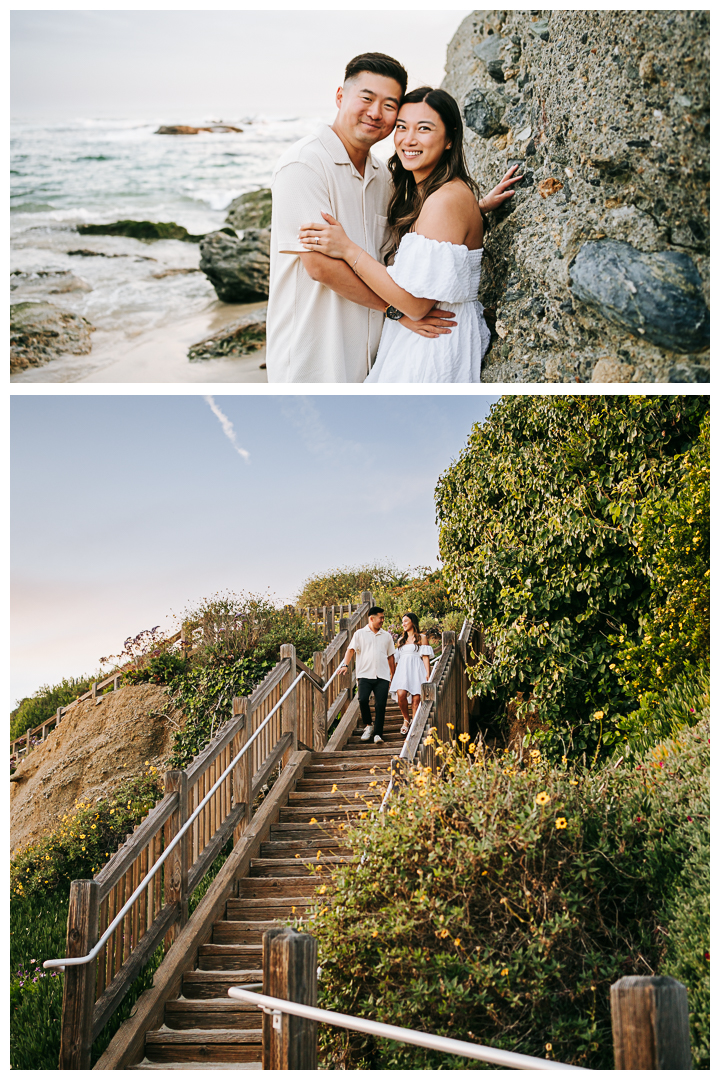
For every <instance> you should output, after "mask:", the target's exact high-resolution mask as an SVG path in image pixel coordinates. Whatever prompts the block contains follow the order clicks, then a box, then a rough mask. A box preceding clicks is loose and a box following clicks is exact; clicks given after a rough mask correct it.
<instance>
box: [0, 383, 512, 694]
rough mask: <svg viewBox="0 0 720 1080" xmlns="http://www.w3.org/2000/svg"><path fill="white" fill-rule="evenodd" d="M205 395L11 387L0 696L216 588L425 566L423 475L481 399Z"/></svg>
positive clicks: (483, 405) (57, 672)
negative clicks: (8, 583)
mask: <svg viewBox="0 0 720 1080" xmlns="http://www.w3.org/2000/svg"><path fill="white" fill-rule="evenodd" d="M210 400H211V401H212V402H213V404H214V406H215V408H214V409H213V408H212V406H211V407H210V408H208V405H209V402H208V400H207V399H205V398H203V396H201V395H197V396H196V395H185V394H182V395H171V394H167V395H102V396H101V395H97V396H95V395H87V396H86V395H36V394H33V395H22V396H19V395H18V396H15V397H14V398H13V400H12V406H11V420H12V423H11V438H12V620H13V622H12V628H13V629H12V638H13V660H12V684H11V699H12V700H11V704H14V702H15V700H16V699H17V698H18V697H20V696H22V695H24V694H28V693H33V692H34V691H35V690H36V689H37V688H38V686H39V685H40V684H42V683H45V682H48V683H54V682H57V681H59V680H60V679H61V678H62V677H63V676H65V675H81V674H84V673H86V672H87V673H90V672H94V671H96V670H97V667H98V659H99V657H100V656H107V655H110V654H112V653H117V652H118V651H119V649H120V647H121V645H122V642H123V641H124V639H125V638H126V637H128V636H129V635H134V634H136V633H138V631H140V630H143V629H145V628H147V627H150V626H155V625H156V624H158V623H160V624H161V625H163V626H166V625H169V623H170V621H171V615H172V613H175V614H176V615H179V614H180V612H182V610H183V608H184V607H185V606H186V605H188V604H194V603H196V602H197V601H199V600H201V599H202V598H203V597H204V596H208V595H210V594H212V593H213V592H215V591H216V590H219V589H233V590H235V591H238V592H241V591H251V592H263V593H264V592H267V591H269V592H271V593H273V594H274V595H275V596H276V597H277V598H278V599H280V600H283V601H290V600H292V599H293V598H294V597H295V596H296V595H297V593H298V591H299V590H300V588H301V586H302V583H303V581H304V580H305V579H306V578H307V577H308V576H309V575H310V574H313V573H317V572H321V571H324V570H328V569H331V568H333V567H337V566H352V565H359V564H362V563H365V562H374V561H391V562H394V563H395V564H396V565H397V566H398V567H409V566H420V565H433V566H434V565H436V558H437V530H436V526H435V507H434V501H433V491H434V488H435V484H436V482H437V479H438V477H439V475H440V473H441V472H442V471H443V470H444V469H446V468H447V467H448V465H449V464H450V463H451V461H452V460H453V459H454V458H456V457H457V455H458V453H459V452H460V450H461V449H462V447H463V446H464V445H465V443H466V441H467V437H468V435H469V433H470V429H471V427H472V424H473V422H474V421H478V420H482V419H484V417H485V416H486V415H487V412H488V409H489V402H490V401H492V400H496V399H494V398H487V397H481V396H476V395H468V394H462V395H455V394H453V395H448V396H445V395H442V396H441V395H432V396H417V395H414V396H394V395H373V396H369V395H368V396H363V397H355V396H348V395H330V396H324V395H323V396H314V397H313V396H295V395H265V394H263V395H248V394H246V395H234V396H225V395H215V396H214V398H212V399H210ZM231 436H232V437H231ZM246 455H249V456H248V457H246ZM351 525H352V527H350V526H351Z"/></svg>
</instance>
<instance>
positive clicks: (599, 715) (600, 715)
mask: <svg viewBox="0 0 720 1080" xmlns="http://www.w3.org/2000/svg"><path fill="white" fill-rule="evenodd" d="M604 715H605V713H604V712H603V711H602V709H598V711H597V712H596V713H595V719H596V720H602V718H603V716H604Z"/></svg>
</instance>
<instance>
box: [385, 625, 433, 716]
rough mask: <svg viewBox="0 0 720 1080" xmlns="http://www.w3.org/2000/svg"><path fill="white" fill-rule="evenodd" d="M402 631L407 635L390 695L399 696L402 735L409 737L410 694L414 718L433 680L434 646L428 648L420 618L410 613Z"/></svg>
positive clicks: (400, 645)
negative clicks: (422, 693) (426, 685)
mask: <svg viewBox="0 0 720 1080" xmlns="http://www.w3.org/2000/svg"><path fill="white" fill-rule="evenodd" d="M402 627H403V630H404V633H403V635H402V637H401V638H400V640H399V641H398V643H397V648H396V649H395V664H396V667H395V674H394V675H393V680H392V682H391V683H390V690H389V693H391V694H397V699H398V705H399V706H400V712H401V713H402V715H403V726H402V727H401V728H400V734H401V735H407V733H408V731H409V730H410V713H409V711H408V694H409V695H410V698H411V700H412V714H413V716H414V715H415V713H416V712H417V710H418V707H419V705H420V687H421V686H422V684H423V683H424V682H429V680H430V658H431V657H432V656H433V650H432V646H431V645H428V640H427V638H426V637H425V635H424V634H421V633H420V624H419V623H418V617H417V615H413V613H412V612H410V611H409V612H408V613H407V615H403V618H402Z"/></svg>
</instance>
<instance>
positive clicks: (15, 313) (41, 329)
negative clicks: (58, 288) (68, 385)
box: [10, 302, 95, 374]
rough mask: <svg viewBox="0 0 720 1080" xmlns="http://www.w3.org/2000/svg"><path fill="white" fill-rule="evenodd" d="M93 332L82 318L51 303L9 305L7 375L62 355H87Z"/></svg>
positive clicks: (39, 365) (90, 326)
mask: <svg viewBox="0 0 720 1080" xmlns="http://www.w3.org/2000/svg"><path fill="white" fill-rule="evenodd" d="M94 329H95V327H94V326H93V325H92V323H90V322H88V320H87V319H84V318H83V317H82V315H74V314H73V313H72V312H70V311H62V310H61V308H58V307H56V306H55V305H54V304H48V303H32V302H29V303H25V304H11V305H10V374H13V373H14V372H16V371H24V370H25V369H26V368H29V367H41V366H42V365H43V364H47V363H48V362H49V361H50V360H56V359H57V358H58V357H59V356H62V355H63V354H66V353H72V354H74V355H84V354H86V353H89V352H90V350H91V349H92V341H91V339H90V334H91V333H92V331H93V330H94Z"/></svg>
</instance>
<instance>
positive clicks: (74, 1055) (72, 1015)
mask: <svg viewBox="0 0 720 1080" xmlns="http://www.w3.org/2000/svg"><path fill="white" fill-rule="evenodd" d="M99 891H100V886H99V885H98V883H97V882H96V881H73V882H72V884H71V885H70V907H69V909H68V921H67V947H66V955H67V956H68V957H76V956H87V954H88V953H89V952H90V950H91V949H92V948H93V947H94V946H95V945H96V944H97V939H98V893H99ZM96 969H97V959H95V960H92V961H91V962H90V963H89V964H78V965H77V966H75V965H72V966H68V967H66V968H65V987H64V990H63V1008H62V1022H61V1023H62V1026H61V1029H60V1061H59V1067H60V1068H61V1069H89V1068H90V1051H91V1049H92V1023H93V1007H94V1005H95V976H96Z"/></svg>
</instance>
